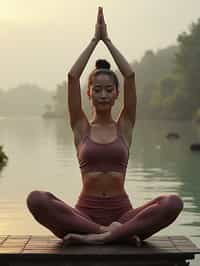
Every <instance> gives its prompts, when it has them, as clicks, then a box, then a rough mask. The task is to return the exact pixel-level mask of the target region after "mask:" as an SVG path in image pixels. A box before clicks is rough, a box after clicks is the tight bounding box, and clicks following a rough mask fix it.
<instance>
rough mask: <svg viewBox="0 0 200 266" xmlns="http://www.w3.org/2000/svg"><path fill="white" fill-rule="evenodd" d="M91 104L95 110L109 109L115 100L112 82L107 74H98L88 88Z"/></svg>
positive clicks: (114, 88)
mask: <svg viewBox="0 0 200 266" xmlns="http://www.w3.org/2000/svg"><path fill="white" fill-rule="evenodd" d="M90 93H91V94H90V95H91V99H92V103H93V105H94V106H95V108H96V109H99V110H102V109H110V108H111V107H112V106H113V105H114V103H115V100H116V98H117V89H116V86H115V83H114V80H113V78H112V77H111V76H109V75H107V74H103V73H102V74H98V75H97V76H95V77H94V78H93V82H92V84H91V87H90Z"/></svg>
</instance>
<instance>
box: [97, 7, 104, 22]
mask: <svg viewBox="0 0 200 266" xmlns="http://www.w3.org/2000/svg"><path fill="white" fill-rule="evenodd" d="M102 14H103V8H102V7H99V9H98V19H97V23H98V24H102Z"/></svg>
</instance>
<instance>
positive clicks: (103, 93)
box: [101, 90, 107, 98]
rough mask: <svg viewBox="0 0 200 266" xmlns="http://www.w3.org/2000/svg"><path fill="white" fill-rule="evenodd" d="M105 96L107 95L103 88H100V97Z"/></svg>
mask: <svg viewBox="0 0 200 266" xmlns="http://www.w3.org/2000/svg"><path fill="white" fill-rule="evenodd" d="M106 96H107V94H106V91H105V90H102V92H101V97H102V98H105V97H106Z"/></svg>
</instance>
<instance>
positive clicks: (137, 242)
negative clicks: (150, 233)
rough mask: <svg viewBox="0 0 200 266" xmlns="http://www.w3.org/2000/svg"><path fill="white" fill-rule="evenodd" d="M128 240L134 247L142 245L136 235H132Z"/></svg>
mask: <svg viewBox="0 0 200 266" xmlns="http://www.w3.org/2000/svg"><path fill="white" fill-rule="evenodd" d="M128 242H129V243H131V244H134V245H135V246H136V247H141V246H142V240H141V239H140V238H139V236H137V235H134V236H132V237H131V238H130V239H129V240H128Z"/></svg>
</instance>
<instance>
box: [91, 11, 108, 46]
mask: <svg viewBox="0 0 200 266" xmlns="http://www.w3.org/2000/svg"><path fill="white" fill-rule="evenodd" d="M94 38H95V39H96V41H97V42H99V41H100V40H102V41H103V42H105V41H106V40H107V39H108V33H107V27H106V23H105V20H104V15H103V8H102V7H99V9H98V14H97V23H96V27H95V35H94Z"/></svg>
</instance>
